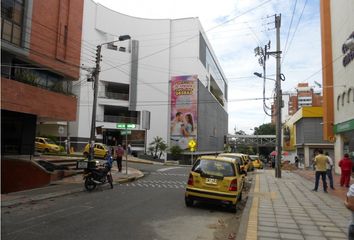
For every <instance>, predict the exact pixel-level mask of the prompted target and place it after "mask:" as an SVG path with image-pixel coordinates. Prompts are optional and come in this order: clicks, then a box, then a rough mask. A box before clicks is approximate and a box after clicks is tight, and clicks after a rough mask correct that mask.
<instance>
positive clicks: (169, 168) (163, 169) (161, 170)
mask: <svg viewBox="0 0 354 240" xmlns="http://www.w3.org/2000/svg"><path fill="white" fill-rule="evenodd" d="M178 168H182V167H168V168H161V169H158V170H157V172H164V171H169V170H172V169H178Z"/></svg>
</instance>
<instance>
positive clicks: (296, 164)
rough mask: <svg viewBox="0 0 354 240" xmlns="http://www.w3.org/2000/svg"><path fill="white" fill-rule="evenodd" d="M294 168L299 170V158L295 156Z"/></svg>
mask: <svg viewBox="0 0 354 240" xmlns="http://www.w3.org/2000/svg"><path fill="white" fill-rule="evenodd" d="M295 166H296V167H297V168H299V158H298V157H297V156H295Z"/></svg>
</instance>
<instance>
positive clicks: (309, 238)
mask: <svg viewBox="0 0 354 240" xmlns="http://www.w3.org/2000/svg"><path fill="white" fill-rule="evenodd" d="M304 238H305V240H324V239H325V238H324V237H323V236H322V237H318V236H306V235H305V236H304Z"/></svg>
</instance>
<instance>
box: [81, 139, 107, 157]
mask: <svg viewBox="0 0 354 240" xmlns="http://www.w3.org/2000/svg"><path fill="white" fill-rule="evenodd" d="M93 151H94V157H97V158H106V157H107V155H108V151H109V150H108V147H107V146H106V145H105V144H103V143H95V146H94V149H93ZM83 154H84V157H85V158H87V157H88V156H89V154H90V144H86V146H85V149H84V152H83Z"/></svg>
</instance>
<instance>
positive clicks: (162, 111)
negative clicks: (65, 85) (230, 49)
mask: <svg viewBox="0 0 354 240" xmlns="http://www.w3.org/2000/svg"><path fill="white" fill-rule="evenodd" d="M83 21H84V25H83V48H82V54H81V63H82V65H83V68H86V69H88V70H87V71H86V70H82V72H81V81H80V82H79V83H78V84H74V90H75V93H76V94H77V96H78V99H79V101H78V112H77V121H76V122H75V123H74V124H72V125H71V126H70V136H71V144H72V145H73V146H74V147H75V148H76V149H78V150H80V149H82V147H83V145H84V144H86V143H87V142H88V140H89V136H90V126H91V123H90V122H91V114H92V103H93V92H92V83H91V82H88V81H87V79H88V78H90V77H91V74H90V71H92V69H91V70H90V68H92V67H94V65H95V63H94V58H95V56H94V55H95V51H96V46H97V45H102V44H103V43H108V42H112V41H115V40H118V39H119V36H121V35H129V36H130V38H131V39H130V40H126V41H121V42H120V41H118V42H116V43H114V44H115V45H116V46H113V45H112V44H104V45H102V53H101V54H102V62H101V71H100V75H99V83H98V85H99V88H98V89H99V90H98V103H97V114H96V126H100V128H101V129H102V132H97V136H96V138H97V140H98V141H103V142H104V143H107V144H109V145H115V144H119V143H123V144H124V143H125V137H126V136H125V134H124V131H123V130H121V129H118V128H117V126H118V123H132V124H134V125H135V128H134V129H132V130H130V131H129V135H128V136H127V138H128V142H129V143H131V144H132V147H133V150H139V151H143V150H144V145H145V146H146V145H148V144H149V143H150V142H152V141H153V139H154V138H155V137H156V136H159V137H162V138H163V140H164V141H165V142H166V143H167V144H168V145H170V146H171V145H173V144H174V142H173V141H175V138H174V136H172V135H174V134H173V133H171V129H172V128H174V118H175V116H176V115H178V114H177V113H178V112H183V113H184V115H185V119H183V121H184V122H185V123H186V124H187V120H186V119H187V115H188V118H189V122H190V121H191V120H190V119H193V120H192V126H193V127H192V128H190V129H193V134H192V135H190V136H189V138H190V137H191V136H192V137H193V138H194V139H195V140H197V146H198V147H197V150H198V151H214V152H215V151H222V150H223V143H224V136H225V135H226V134H227V124H228V123H227V121H228V119H227V87H228V84H227V80H226V78H225V76H224V74H223V72H222V69H221V66H220V64H219V63H218V61H217V58H216V56H215V54H214V52H213V50H212V48H211V45H210V43H209V42H208V39H207V37H206V34H205V32H204V31H203V28H202V26H201V24H200V21H199V20H198V18H183V19H173V20H172V19H144V18H137V17H132V16H127V15H125V14H122V13H119V12H115V11H113V10H111V9H108V8H106V7H104V6H102V5H100V4H96V3H95V2H93V1H92V0H85V7H84V20H83ZM181 89H183V91H180V90H181ZM181 96H182V97H181ZM146 113H149V114H146ZM145 116H150V118H149V117H147V118H146V117H145ZM148 118H149V120H150V121H146V120H147V119H148ZM148 122H150V124H147V123H148ZM181 122H182V120H181Z"/></svg>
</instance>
